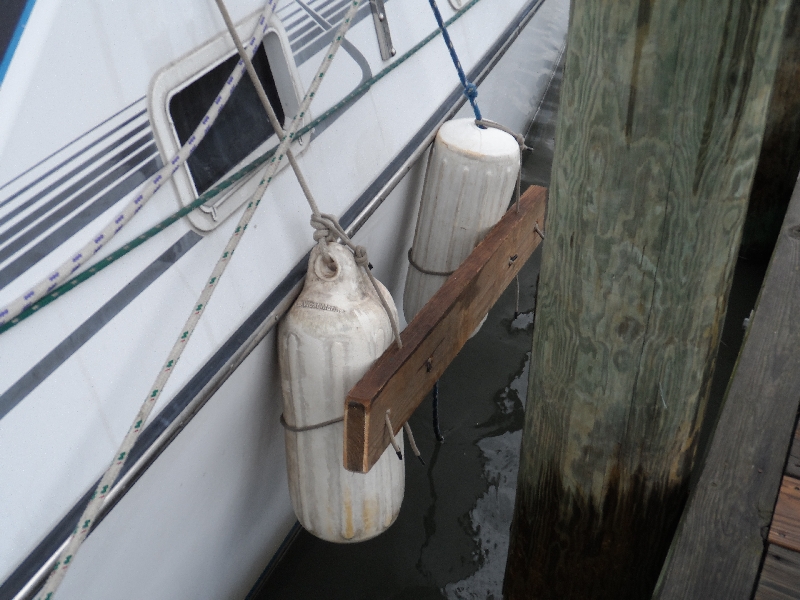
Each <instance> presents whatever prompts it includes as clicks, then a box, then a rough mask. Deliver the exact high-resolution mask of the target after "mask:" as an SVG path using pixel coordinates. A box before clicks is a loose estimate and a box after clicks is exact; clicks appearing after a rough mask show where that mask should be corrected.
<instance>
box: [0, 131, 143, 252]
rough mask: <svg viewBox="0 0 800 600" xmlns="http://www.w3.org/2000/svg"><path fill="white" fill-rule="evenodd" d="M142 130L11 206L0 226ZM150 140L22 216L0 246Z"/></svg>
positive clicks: (1, 237)
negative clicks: (16, 204) (18, 203)
mask: <svg viewBox="0 0 800 600" xmlns="http://www.w3.org/2000/svg"><path fill="white" fill-rule="evenodd" d="M145 127H147V123H142V124H141V125H139V126H138V127H136V128H135V129H133V130H132V131H129V132H128V133H126V134H125V135H124V136H123V137H121V138H120V139H118V140H117V141H115V142H114V143H113V144H111V145H109V146H108V147H107V148H105V149H103V150H102V151H100V152H98V153H97V154H95V155H94V156H92V157H91V158H90V159H88V160H86V161H84V162H83V163H81V164H80V165H79V166H78V167H76V168H74V169H72V171H70V172H69V173H67V174H66V175H64V176H63V177H60V178H59V179H57V180H56V181H54V182H53V183H51V184H50V185H48V186H47V187H46V188H44V189H43V190H41V191H39V192H37V193H36V194H34V195H33V196H31V197H30V198H28V199H27V200H25V201H24V202H22V203H21V204H20V205H19V206H15V207H14V209H13V210H11V212H9V213H8V214H7V215H5V216H3V217H2V218H0V226H2V225H4V224H6V223H8V222H9V221H10V220H11V219H13V218H14V217H16V216H17V215H18V214H20V213H21V212H23V211H25V210H27V209H28V208H30V207H31V206H33V205H34V204H36V203H37V202H38V201H39V200H41V199H42V198H44V197H45V196H47V195H48V194H49V193H51V192H52V191H53V190H55V189H56V188H58V187H59V186H61V185H64V184H65V183H67V182H69V180H70V179H73V178H74V177H76V176H77V175H78V174H79V173H81V172H82V171H84V170H86V169H88V168H89V167H90V166H91V165H92V163H95V162H97V161H99V160H101V159H102V158H103V157H105V156H106V155H108V154H111V153H112V151H114V150H116V149H117V148H119V147H120V146H122V145H123V144H125V142H127V141H128V140H130V139H131V138H134V137H136V135H137V134H139V133H141V132H142V130H143V129H144V128H145ZM152 140H153V136H152V135H151V134H149V133H148V134H147V135H145V136H142V138H141V139H139V140H136V142H134V143H133V144H131V145H130V146H128V147H127V148H125V150H124V151H122V152H120V153H118V154H117V155H116V156H115V157H114V158H112V159H109V160H108V161H106V162H105V163H104V164H103V165H101V166H100V167H98V168H96V169H93V170H92V172H91V173H89V174H88V175H85V176H83V177H81V178H80V179H79V180H78V181H77V182H75V183H73V184H72V185H70V186H69V187H68V188H67V189H65V190H63V191H61V192H59V193H58V194H56V195H55V196H54V197H53V198H51V199H49V200H47V202H46V203H44V204H43V205H42V206H41V207H39V208H38V209H36V210H35V211H33V212H32V213H31V214H29V215H26V216H25V217H24V218H23V219H21V220H20V221H19V223H15V224H14V229H13V230H10V231H6V232H5V233H3V234H0V242H2V241H5V240H6V239H8V238H10V237H12V236H13V234H14V233H15V232H17V231H19V230H20V229H22V228H23V227H26V226H27V224H28V223H30V222H32V220H36V218H38V216H40V215H41V214H44V213H43V212H42V211H43V210H44V212H47V211H48V210H50V207H52V206H55V205H56V204H58V203H59V202H60V201H61V200H63V199H64V198H66V197H67V196H69V195H70V194H72V193H74V192H75V191H77V190H79V189H80V188H82V187H83V186H84V185H86V184H88V183H89V182H90V181H92V180H93V179H95V178H96V177H98V176H99V175H100V174H101V173H103V171H105V170H107V169H110V168H111V167H113V166H114V165H116V164H117V163H118V162H120V161H121V160H123V159H124V158H125V157H126V156H128V155H130V154H132V153H133V152H135V151H136V150H137V149H139V148H140V147H141V146H143V145H144V144H145V143H147V142H148V141H152ZM34 215H36V216H34Z"/></svg>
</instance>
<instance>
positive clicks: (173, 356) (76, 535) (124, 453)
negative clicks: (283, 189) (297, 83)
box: [39, 0, 361, 600]
mask: <svg viewBox="0 0 800 600" xmlns="http://www.w3.org/2000/svg"><path fill="white" fill-rule="evenodd" d="M360 1H361V0H351V1H350V6H349V8H348V10H347V13H346V14H345V17H344V20H343V21H342V24H341V25H340V26H339V29H338V31H337V32H336V35H335V37H334V39H333V42H332V43H331V45H330V48H329V49H328V51H327V52H326V53H325V56H324V58H323V60H322V64H321V65H320V67H319V69H318V70H317V73H316V75H315V76H314V79H313V80H312V81H311V85H310V86H309V89H308V91H307V92H306V94H305V96H304V97H303V101H302V102H301V103H300V108H299V109H298V112H297V114H296V115H295V117H294V118H293V119H292V122H291V124H290V125H289V129H288V131H286V132H285V135H284V137H283V139H282V140H281V143H280V144H279V145H278V148H277V150H276V152H275V154H274V155H273V157H272V160H271V161H270V163H269V165H268V166H267V168H266V170H265V173H264V176H263V178H262V179H261V182H260V183H259V185H258V188H257V189H256V191H255V192H254V193H253V196H252V197H251V199H250V202H249V203H248V204H247V208H246V209H245V211H244V213H243V214H242V217H241V218H240V219H239V223H238V224H237V226H236V229H235V230H234V232H233V235H232V236H231V238H230V239H229V240H228V243H227V245H226V246H225V249H224V251H223V252H222V255H221V256H220V258H219V260H218V261H217V264H216V266H215V267H214V270H213V271H212V273H211V277H210V278H209V280H208V283H207V284H206V286H205V288H204V289H203V291H202V293H201V294H200V297H199V298H198V300H197V303H196V304H195V308H194V309H193V310H192V312H191V314H190V315H189V318H188V319H187V321H186V324H185V326H184V328H183V331H182V333H181V334H180V336H179V337H178V339H177V340H176V342H175V344H174V345H173V347H172V350H171V351H170V353H169V356H168V357H167V360H166V362H165V364H164V366H163V367H162V369H161V371H160V372H159V374H158V376H157V377H156V381H155V383H154V384H153V386H152V388H151V391H150V392H149V393H148V395H147V397H146V398H145V401H144V403H143V404H142V406H141V408H140V409H139V413H138V414H137V415H136V417H135V419H134V421H133V424H132V425H131V427H130V429H129V430H128V433H127V434H126V435H125V438H124V439H123V441H122V444H121V445H120V447H119V449H118V451H117V453H116V454H115V458H114V460H113V461H112V463H111V465H110V466H109V467H108V469H107V470H106V472H105V473H104V474H103V477H102V478H101V479H100V483H99V484H98V486H97V489H96V490H95V493H94V494H93V495H92V497H91V498H90V499H89V503H88V504H87V506H86V508H85V509H84V511H83V514H82V515H81V518H80V520H79V521H78V526H77V527H76V529H75V531H74V532H73V534H72V536H71V537H70V538H69V541H68V542H67V545H66V547H65V548H64V550H62V551H61V553H60V554H59V557H58V560H57V561H56V564H55V566H54V567H53V571H52V572H51V573H50V576H49V577H48V579H47V581H46V582H45V585H44V588H43V589H42V591H41V593H40V595H39V599H40V600H51V599H52V597H53V594H54V593H55V591H56V589H57V588H58V586H59V584H60V583H61V581H62V580H63V578H64V576H65V575H66V572H67V570H68V568H69V566H70V564H71V563H72V561H73V559H74V557H75V553H76V552H77V551H78V549H79V548H80V546H81V544H82V543H83V541H84V540H85V539H86V536H87V535H88V533H89V530H90V529H91V527H92V524H93V523H94V521H95V519H96V518H97V516H98V514H99V512H100V509H101V508H102V505H103V500H104V498H105V495H106V494H107V493H108V491H109V490H110V488H111V485H112V484H113V483H114V481H115V480H116V478H117V476H118V475H119V473H120V471H121V470H122V467H123V466H124V465H125V462H126V461H127V458H128V453H129V452H130V450H131V448H132V447H133V445H134V443H135V442H136V440H137V439H138V437H139V434H140V433H141V432H142V431H143V430H144V425H145V422H146V421H147V418H148V416H149V415H150V412H151V411H152V409H153V407H154V406H155V404H156V402H157V401H158V398H159V396H160V394H161V391H162V390H163V389H164V386H165V385H166V384H167V381H168V380H169V377H170V375H172V372H173V370H174V368H175V365H176V364H177V362H178V360H179V359H180V356H181V354H182V353H183V350H184V349H185V348H186V345H187V342H188V341H189V339H190V338H191V336H192V333H193V332H194V329H195V327H196V326H197V322H198V321H199V320H200V317H201V316H202V314H203V312H204V310H205V308H206V306H207V305H208V301H209V300H210V298H211V295H212V294H213V292H214V290H215V289H216V285H217V283H219V279H220V277H222V275H223V273H224V272H225V269H226V267H227V266H228V264H229V263H230V258H231V256H233V253H234V251H235V249H236V247H237V246H238V244H239V242H240V240H241V239H242V236H243V235H244V232H245V231H246V230H247V225H248V223H249V222H250V220H251V219H252V217H253V214H254V213H255V211H256V209H257V208H258V205H259V204H260V202H261V198H262V196H263V195H264V192H265V191H266V189H267V186H268V185H269V184H270V182H271V181H272V178H273V177H274V175H275V173H276V172H277V169H278V166H279V164H280V162H281V161H282V160H283V158H284V156H285V155H286V150H287V148H288V147H289V145H290V144H291V142H292V141H293V140H294V139H295V136H296V134H297V130H298V129H299V128H300V123H301V122H302V118H303V117H304V116H305V113H306V111H307V110H308V107H309V106H310V104H311V102H312V100H313V99H314V97H315V96H316V93H317V90H318V89H319V86H320V85H321V83H322V80H323V79H324V77H325V74H326V72H327V71H328V68H329V67H330V65H331V62H332V60H333V57H334V56H335V55H336V51H337V50H338V49H339V47H340V46H341V44H342V40H343V39H344V35H345V33H346V32H347V30H348V29H349V28H350V24H351V22H352V19H353V16H354V15H355V13H356V10H357V9H358V5H359V2H360ZM272 2H273V0H270V3H272Z"/></svg>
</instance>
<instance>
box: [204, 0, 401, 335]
mask: <svg viewBox="0 0 800 600" xmlns="http://www.w3.org/2000/svg"><path fill="white" fill-rule="evenodd" d="M216 3H217V7H218V8H219V11H220V13H221V14H222V19H223V20H224V21H225V25H226V26H227V28H228V33H230V35H231V38H233V43H234V44H235V45H236V49H237V50H238V51H239V56H240V58H241V60H242V61H243V62H244V64H245V68H246V69H247V74H248V75H249V76H250V80H251V81H252V82H253V86H254V87H255V90H256V93H257V94H258V98H259V100H260V101H261V104H262V106H263V107H264V110H265V111H266V113H267V118H269V121H270V123H271V124H272V128H273V129H274V130H275V132H276V133H277V134H278V135H279V136H282V135H283V128H282V126H281V123H280V121H279V120H278V117H277V115H276V114H275V110H274V109H273V108H272V103H271V102H270V101H269V98H268V97H267V92H266V91H265V90H264V86H263V84H262V83H261V79H260V78H259V77H258V74H257V73H256V70H255V69H254V68H253V62H252V61H251V60H250V57H249V56H248V54H247V52H246V51H245V48H244V46H243V45H242V41H241V40H240V39H239V34H237V33H236V28H235V27H234V26H233V21H231V17H230V15H229V14H228V9H227V8H226V7H225V2H224V0H216ZM286 157H287V158H288V159H289V164H290V165H291V166H292V170H293V171H294V174H295V176H296V177H297V181H298V183H299V184H300V188H301V189H302V190H303V195H304V196H305V198H306V201H307V202H308V206H309V207H310V208H311V226H312V227H313V228H314V229H315V231H314V241H315V242H317V243H318V244H319V249H320V252H321V253H322V256H323V257H324V258H325V259H326V260H327V262H328V263H331V262H333V259H332V258H331V257H330V254H329V253H328V246H327V244H328V242H335V241H337V238H339V239H341V240H342V242H343V243H344V244H345V245H346V246H347V247H348V248H350V250H351V251H352V252H353V255H354V256H355V259H356V264H357V265H358V266H359V267H361V268H362V269H363V270H364V272H365V273H366V274H367V276H368V277H369V280H370V283H372V287H373V288H374V289H375V293H376V294H377V296H378V299H379V300H380V303H381V306H383V310H384V311H386V316H387V317H389V322H390V323H391V325H392V333H393V334H394V339H395V340H396V341H397V346H398V348H402V347H403V342H402V341H401V339H400V324H399V323H398V322H397V317H395V315H394V313H392V311H391V309H390V308H389V304H388V303H387V302H386V298H384V297H383V294H381V290H380V288H379V287H378V281H377V280H376V279H375V276H374V275H373V274H372V270H371V269H370V262H369V257H368V256H367V249H366V248H365V247H364V246H359V245H356V244H354V243H353V241H352V240H351V239H350V237H349V236H348V235H347V233H346V232H345V230H344V229H343V228H342V226H341V225H340V224H339V220H338V219H337V218H336V216H335V215H330V214H322V213H320V210H319V205H318V204H317V201H316V200H315V199H314V194H313V193H312V192H311V188H310V187H309V185H308V181H306V178H305V176H304V175H303V172H302V171H301V170H300V165H299V164H298V163H297V160H296V159H295V157H294V153H292V150H291V148H287V149H286Z"/></svg>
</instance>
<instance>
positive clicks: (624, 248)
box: [504, 0, 786, 600]
mask: <svg viewBox="0 0 800 600" xmlns="http://www.w3.org/2000/svg"><path fill="white" fill-rule="evenodd" d="M785 6H786V3H785V0H765V1H763V2H757V3H754V2H748V1H740V0H692V1H691V2H683V1H680V0H616V1H614V2H608V1H607V0H575V1H573V3H572V4H571V9H570V25H569V27H570V30H569V37H568V41H567V49H566V54H567V59H566V66H565V72H564V83H563V85H564V88H563V92H562V103H561V107H560V109H559V119H558V126H557V131H556V147H555V150H556V154H555V158H554V162H553V174H552V183H551V189H550V201H549V207H548V232H549V233H548V240H547V243H546V244H545V245H544V250H543V254H542V269H541V275H540V285H539V292H538V302H537V310H536V319H535V327H534V332H533V337H534V340H533V349H532V355H531V369H530V372H531V377H530V387H529V392H528V403H527V406H526V417H525V428H524V430H523V441H522V453H521V461H520V475H519V483H518V487H517V499H516V504H515V512H514V521H513V525H512V533H511V542H510V548H509V554H508V564H507V569H506V579H505V585H504V596H505V598H507V599H509V600H517V599H527V598H560V599H570V598H575V599H577V598H593V599H605V598H608V599H614V600H622V599H638V598H647V597H649V596H650V594H651V593H652V590H653V588H654V587H655V585H656V581H657V579H658V577H659V573H660V570H661V566H662V563H663V560H664V557H665V555H666V553H667V551H668V548H669V545H670V542H671V539H672V535H673V533H674V531H675V528H676V526H677V523H678V520H679V517H680V511H681V509H682V508H683V506H684V504H685V501H686V498H687V496H688V483H689V477H690V474H691V472H692V468H693V465H694V462H695V456H696V452H697V443H698V437H699V436H698V432H699V430H700V426H701V423H702V420H703V415H704V410H705V404H706V401H707V397H708V392H709V389H710V385H711V381H712V376H713V372H714V357H715V355H716V350H717V344H718V343H719V336H720V333H721V330H722V325H723V322H724V318H725V307H726V299H727V296H728V291H729V289H730V283H731V279H732V274H733V269H734V266H735V264H736V256H737V247H738V242H739V235H740V231H741V227H742V223H743V220H744V216H745V212H746V208H747V200H748V194H749V190H750V183H751V182H752V177H753V174H754V172H755V166H756V161H757V158H758V153H759V148H760V144H761V140H762V136H763V132H764V124H765V121H766V110H767V106H768V102H769V97H770V89H771V86H772V79H773V75H774V69H775V64H776V62H777V57H778V53H779V52H778V51H779V48H780V38H781V29H782V24H783V16H784V14H785V10H784V9H785ZM784 457H785V455H784ZM725 575H726V576H727V575H728V574H727V573H726V574H725ZM680 597H681V598H706V597H707V596H705V595H704V594H702V593H699V592H698V591H696V590H692V591H691V592H689V593H686V594H683V595H681V596H680Z"/></svg>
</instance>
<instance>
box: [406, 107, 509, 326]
mask: <svg viewBox="0 0 800 600" xmlns="http://www.w3.org/2000/svg"><path fill="white" fill-rule="evenodd" d="M486 124H490V123H488V122H487V123H486ZM490 125H491V126H490V127H488V128H480V127H478V125H476V123H475V121H474V120H473V119H453V120H451V121H447V122H446V123H445V124H444V125H442V126H441V127H440V128H439V131H438V133H437V134H436V138H435V140H434V143H433V148H432V149H431V154H430V157H429V160H428V167H427V171H426V173H425V181H424V184H423V187H422V198H421V200H420V206H419V213H418V216H417V225H416V229H415V231H414V242H413V246H412V247H411V249H409V251H408V261H409V268H408V275H407V277H406V285H405V291H404V293H403V312H404V314H405V317H406V321H409V322H410V321H411V320H412V319H413V318H414V316H415V315H416V314H417V313H418V312H419V310H420V309H421V308H422V307H423V306H424V305H425V303H426V302H427V301H428V300H430V298H431V297H432V296H433V295H434V294H435V293H436V291H437V290H438V289H439V288H440V287H441V286H442V284H444V282H445V280H446V279H447V277H449V276H450V275H451V274H452V273H453V272H454V271H455V270H456V269H457V268H458V267H459V265H460V264H461V263H462V262H463V261H464V259H466V258H467V256H469V254H470V252H472V250H473V249H474V248H475V246H477V245H478V243H479V242H480V241H481V240H482V239H483V238H484V237H485V236H486V234H487V233H488V232H489V230H490V229H491V228H492V226H493V225H494V224H495V223H497V221H499V220H500V217H502V216H503V213H504V212H505V211H506V208H507V207H508V205H509V202H510V200H511V198H512V194H513V192H514V187H515V185H516V183H517V176H518V174H519V169H520V141H519V140H518V139H516V138H515V137H514V136H513V135H511V134H510V133H507V132H506V131H503V130H501V129H498V128H497V127H496V126H494V124H490ZM519 139H521V138H519ZM479 327H480V326H479ZM476 331H477V330H476Z"/></svg>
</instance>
